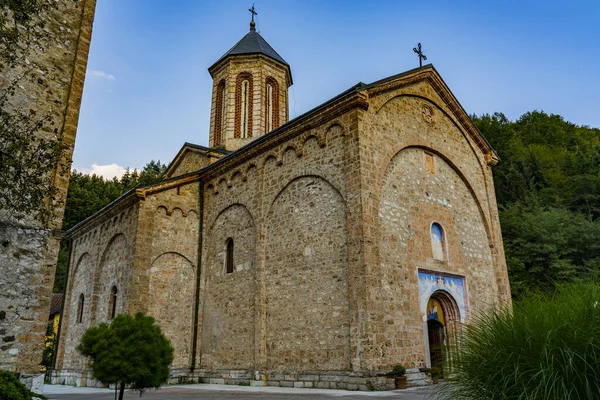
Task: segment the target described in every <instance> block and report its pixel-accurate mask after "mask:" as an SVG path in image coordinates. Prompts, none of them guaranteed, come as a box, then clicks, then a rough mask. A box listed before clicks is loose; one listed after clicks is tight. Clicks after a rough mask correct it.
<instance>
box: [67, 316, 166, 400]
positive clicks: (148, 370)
mask: <svg viewBox="0 0 600 400" xmlns="http://www.w3.org/2000/svg"><path fill="white" fill-rule="evenodd" d="M77 350H78V351H79V352H80V353H81V354H83V355H85V356H89V357H90V358H91V365H90V367H91V369H92V374H93V376H94V378H96V379H98V380H99V381H100V382H103V383H117V384H118V385H119V387H120V396H119V399H120V400H121V399H122V398H123V392H124V389H125V386H126V385H130V386H131V388H132V389H135V390H139V391H143V390H144V389H147V388H158V387H160V386H161V385H162V384H163V383H165V382H166V381H167V379H168V378H169V365H170V364H171V362H172V361H173V347H172V346H171V343H170V342H169V340H167V338H165V336H164V335H163V334H162V332H161V330H160V328H159V327H158V326H157V325H155V324H154V318H152V317H149V316H145V315H144V314H142V313H137V314H136V315H135V316H134V317H132V316H131V315H128V314H121V315H118V316H117V317H116V318H115V319H113V320H112V322H111V324H110V325H107V324H106V323H103V324H100V325H98V326H96V327H92V328H89V329H88V330H87V331H86V332H85V333H84V334H83V336H82V338H81V343H80V344H79V346H78V347H77Z"/></svg>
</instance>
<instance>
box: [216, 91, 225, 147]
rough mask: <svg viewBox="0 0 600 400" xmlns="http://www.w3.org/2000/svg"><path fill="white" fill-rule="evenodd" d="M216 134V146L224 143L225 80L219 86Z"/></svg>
mask: <svg viewBox="0 0 600 400" xmlns="http://www.w3.org/2000/svg"><path fill="white" fill-rule="evenodd" d="M215 114H216V115H215V127H214V128H215V132H214V143H213V145H214V146H218V145H220V144H222V143H223V132H225V80H222V81H221V82H219V85H218V86H217V104H216V107H215Z"/></svg>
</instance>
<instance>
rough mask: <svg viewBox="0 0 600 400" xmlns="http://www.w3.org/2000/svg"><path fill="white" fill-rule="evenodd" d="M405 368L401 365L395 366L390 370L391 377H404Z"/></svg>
mask: <svg viewBox="0 0 600 400" xmlns="http://www.w3.org/2000/svg"><path fill="white" fill-rule="evenodd" d="M405 373H406V368H404V366H403V365H400V364H397V365H394V367H393V368H392V374H391V375H392V376H404V374H405Z"/></svg>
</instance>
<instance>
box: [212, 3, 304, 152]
mask: <svg viewBox="0 0 600 400" xmlns="http://www.w3.org/2000/svg"><path fill="white" fill-rule="evenodd" d="M250 11H251V12H252V21H251V22H250V31H249V32H248V33H247V34H246V35H245V36H244V37H243V38H242V39H241V40H240V41H239V42H237V43H236V44H235V46H233V47H232V48H231V49H230V50H229V51H228V52H227V53H225V54H224V55H223V57H221V58H220V59H219V60H217V62H215V63H214V64H213V65H212V66H211V67H210V68H209V69H208V72H209V73H210V75H211V77H212V78H213V92H212V104H211V111H210V139H209V143H210V147H218V148H224V149H226V150H232V151H233V150H237V149H239V148H240V147H242V146H244V145H246V144H248V143H250V142H251V141H253V140H254V139H256V138H258V137H260V136H263V135H265V134H266V133H268V132H270V131H272V130H274V129H276V128H278V127H279V126H281V125H283V124H284V123H286V122H287V121H288V119H289V101H288V88H289V87H290V86H291V85H292V83H293V82H292V71H291V69H290V66H289V64H288V63H287V62H285V60H284V59H283V58H282V57H281V56H280V55H279V54H277V52H276V51H275V50H274V49H273V48H272V47H271V46H270V45H269V44H268V43H267V41H266V40H265V39H263V37H262V36H261V35H260V34H259V33H258V32H256V23H255V22H254V15H255V14H256V12H255V11H254V7H252V8H251V9H250Z"/></svg>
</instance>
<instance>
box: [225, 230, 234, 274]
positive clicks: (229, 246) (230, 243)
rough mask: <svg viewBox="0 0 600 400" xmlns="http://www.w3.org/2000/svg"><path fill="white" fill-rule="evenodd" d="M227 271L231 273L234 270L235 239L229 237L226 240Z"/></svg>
mask: <svg viewBox="0 0 600 400" xmlns="http://www.w3.org/2000/svg"><path fill="white" fill-rule="evenodd" d="M225 248H226V254H225V272H227V273H228V274H231V273H232V272H233V239H232V238H229V239H227V241H226V242H225Z"/></svg>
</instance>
